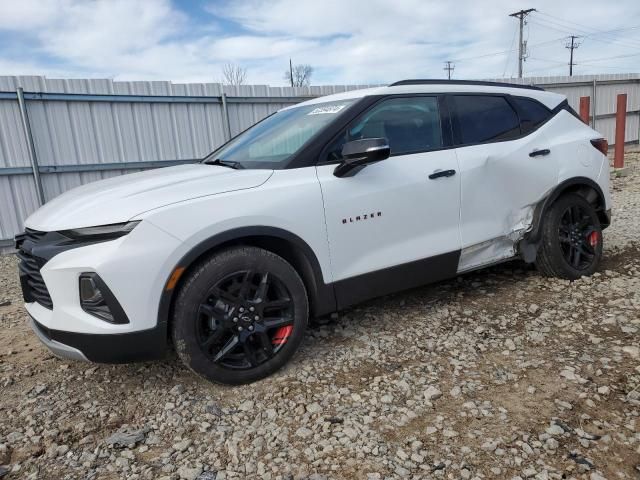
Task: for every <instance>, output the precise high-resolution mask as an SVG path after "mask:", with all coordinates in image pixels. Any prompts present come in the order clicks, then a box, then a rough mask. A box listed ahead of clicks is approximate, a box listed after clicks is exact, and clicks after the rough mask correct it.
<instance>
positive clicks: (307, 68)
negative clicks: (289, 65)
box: [284, 64, 313, 87]
mask: <svg viewBox="0 0 640 480" xmlns="http://www.w3.org/2000/svg"><path fill="white" fill-rule="evenodd" d="M291 74H292V71H290V70H287V71H286V72H284V79H285V80H286V81H287V82H289V83H291V82H292V81H293V85H292V87H308V86H309V85H310V84H311V75H312V74H313V67H312V66H311V65H307V64H301V65H294V66H293V80H292V78H291V77H292V75H291Z"/></svg>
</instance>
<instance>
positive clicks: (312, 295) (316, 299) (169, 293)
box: [158, 226, 336, 329]
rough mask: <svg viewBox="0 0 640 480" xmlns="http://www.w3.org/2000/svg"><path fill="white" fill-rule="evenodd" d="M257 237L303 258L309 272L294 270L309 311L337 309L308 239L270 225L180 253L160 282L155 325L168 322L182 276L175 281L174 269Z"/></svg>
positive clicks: (222, 235) (208, 241)
mask: <svg viewBox="0 0 640 480" xmlns="http://www.w3.org/2000/svg"><path fill="white" fill-rule="evenodd" d="M257 237H260V238H271V239H274V240H276V241H280V242H286V244H289V245H292V246H293V247H294V249H295V250H297V252H298V253H299V254H301V255H302V258H303V259H304V261H305V262H306V263H307V266H308V271H306V272H301V271H298V269H296V270H297V271H298V274H299V275H300V276H301V277H302V279H303V281H304V282H305V287H306V288H307V295H308V296H309V300H310V303H311V305H310V307H311V310H310V313H311V314H313V315H317V316H319V315H324V314H327V313H330V312H334V311H336V297H335V293H334V288H333V285H332V284H327V283H325V282H324V276H323V274H322V268H321V267H320V262H319V261H318V258H317V256H316V254H315V252H314V251H313V249H312V248H311V247H310V246H309V244H308V243H307V242H305V241H304V240H303V239H302V238H300V237H299V236H298V235H296V234H294V233H291V232H290V231H288V230H284V229H281V228H277V227H270V226H250V227H239V228H234V229H231V230H227V231H224V232H221V233H218V234H216V235H213V236H212V237H209V238H207V239H205V240H203V241H201V242H200V243H198V244H197V245H195V246H194V247H192V248H191V249H190V250H189V251H188V252H187V253H186V254H185V255H183V256H182V258H181V259H180V260H179V261H178V262H177V263H176V265H175V266H174V267H173V269H172V270H171V273H170V274H169V275H168V276H167V278H166V280H165V281H164V282H163V284H162V285H163V287H162V294H161V296H160V304H159V306H158V325H159V326H160V325H163V326H164V328H165V329H167V328H168V325H169V321H170V318H171V307H172V305H173V299H174V297H175V294H176V292H177V290H178V289H179V288H178V287H179V285H180V281H181V280H182V275H181V278H180V279H179V280H178V281H176V280H175V278H174V272H175V271H176V270H178V269H182V272H186V271H188V269H189V267H191V266H192V265H194V263H195V262H196V261H197V260H198V259H199V258H201V257H202V256H203V255H206V254H207V253H208V252H211V251H213V250H215V249H217V248H219V247H223V246H224V245H225V244H232V243H234V242H242V240H250V239H252V238H253V239H255V238H257ZM292 253H293V252H292ZM293 267H294V268H296V266H295V265H293ZM182 272H181V274H182ZM168 287H171V288H168Z"/></svg>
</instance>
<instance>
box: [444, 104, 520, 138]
mask: <svg viewBox="0 0 640 480" xmlns="http://www.w3.org/2000/svg"><path fill="white" fill-rule="evenodd" d="M452 102H453V111H454V123H455V127H456V130H457V133H458V134H457V137H458V142H457V143H458V144H462V145H470V144H477V143H488V142H497V141H504V140H510V139H512V138H516V137H518V136H519V135H520V121H519V119H518V115H517V114H516V112H515V111H514V110H513V108H511V105H509V102H507V100H506V99H505V98H504V97H502V96H499V95H492V96H489V95H453V96H452Z"/></svg>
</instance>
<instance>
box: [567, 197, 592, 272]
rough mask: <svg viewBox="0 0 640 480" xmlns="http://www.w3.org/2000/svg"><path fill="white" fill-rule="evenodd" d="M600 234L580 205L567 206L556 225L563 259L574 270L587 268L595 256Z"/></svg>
mask: <svg viewBox="0 0 640 480" xmlns="http://www.w3.org/2000/svg"><path fill="white" fill-rule="evenodd" d="M601 235H602V234H601V233H600V231H599V230H598V229H597V228H596V225H595V222H594V221H593V219H592V218H591V215H590V214H589V212H588V211H586V209H585V208H584V207H583V206H582V205H571V206H569V207H567V208H566V210H565V211H564V213H563V214H562V217H561V219H560V225H559V226H558V240H559V242H560V248H561V249H562V254H563V256H564V259H565V261H566V262H567V263H568V264H569V265H571V266H572V267H573V268H575V269H576V270H586V269H588V268H589V267H590V266H591V264H592V263H593V261H594V260H595V258H596V248H597V246H598V244H599V243H600V241H601Z"/></svg>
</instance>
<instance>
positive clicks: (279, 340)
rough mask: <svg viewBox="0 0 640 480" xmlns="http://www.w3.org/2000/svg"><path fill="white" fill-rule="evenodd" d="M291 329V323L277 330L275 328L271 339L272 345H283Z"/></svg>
mask: <svg viewBox="0 0 640 480" xmlns="http://www.w3.org/2000/svg"><path fill="white" fill-rule="evenodd" d="M292 331H293V325H287V326H286V327H280V328H279V329H278V330H276V333H275V335H274V336H273V338H272V339H271V343H272V344H273V345H283V344H285V343H287V340H289V337H290V336H291V332H292Z"/></svg>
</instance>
